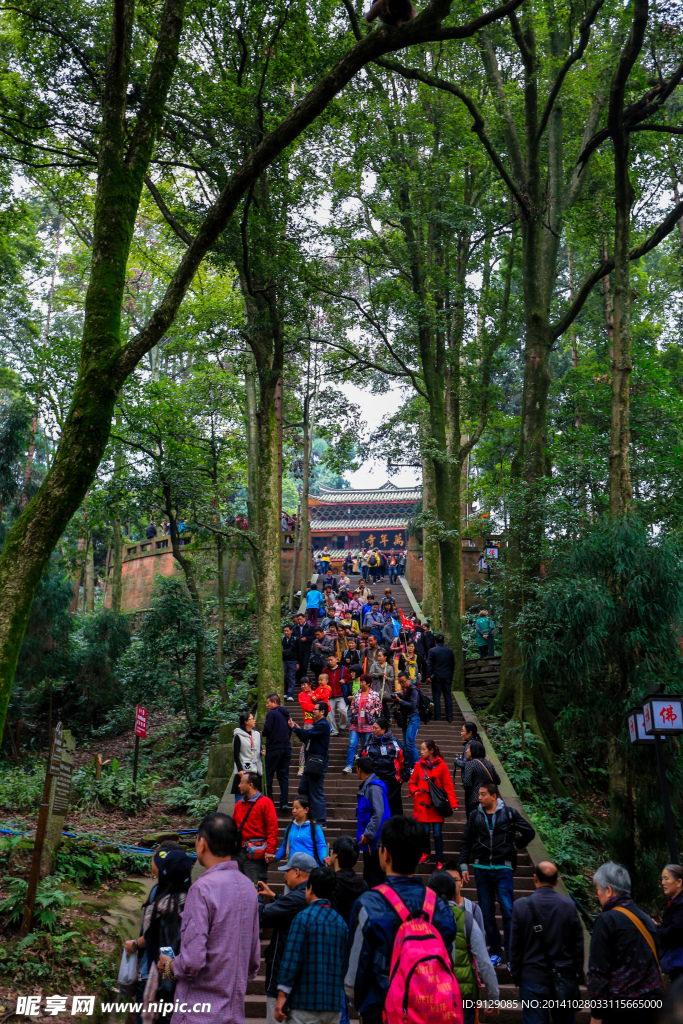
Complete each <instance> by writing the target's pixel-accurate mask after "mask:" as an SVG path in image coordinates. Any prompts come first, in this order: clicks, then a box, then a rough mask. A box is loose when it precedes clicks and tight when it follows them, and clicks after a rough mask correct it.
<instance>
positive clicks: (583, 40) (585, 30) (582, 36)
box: [536, 0, 605, 142]
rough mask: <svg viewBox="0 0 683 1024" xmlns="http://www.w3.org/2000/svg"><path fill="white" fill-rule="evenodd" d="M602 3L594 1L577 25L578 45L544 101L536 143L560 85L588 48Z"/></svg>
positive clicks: (561, 69)
mask: <svg viewBox="0 0 683 1024" xmlns="http://www.w3.org/2000/svg"><path fill="white" fill-rule="evenodd" d="M604 3H605V0H596V3H595V4H594V5H593V7H591V9H590V11H589V12H588V14H587V15H586V17H585V18H584V19H583V21H582V22H581V24H580V25H579V45H578V46H577V48H576V50H575V51H574V53H571V54H570V55H569V57H567V59H566V61H565V62H564V64H563V65H562V67H561V68H560V70H559V72H558V74H557V78H556V79H555V81H554V82H553V87H552V89H551V90H550V95H549V96H548V99H547V101H546V104H545V109H544V110H543V114H542V115H541V121H540V124H539V126H538V132H537V133H536V141H537V142H540V140H541V137H542V135H543V132H544V131H545V129H546V126H547V124H548V118H549V117H550V114H551V113H552V109H553V107H554V106H555V100H556V99H557V97H558V95H559V92H560V89H561V88H562V83H563V82H564V80H565V78H566V76H567V73H568V71H569V70H570V69H571V67H572V66H573V65H574V64H576V62H577V60H580V59H581V57H583V54H584V51H585V49H586V47H587V46H588V40H589V39H590V35H591V28H592V27H593V23H594V22H595V19H596V18H597V16H598V14H599V13H600V8H601V7H602V6H603V4H604Z"/></svg>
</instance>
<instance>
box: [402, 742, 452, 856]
mask: <svg viewBox="0 0 683 1024" xmlns="http://www.w3.org/2000/svg"><path fill="white" fill-rule="evenodd" d="M429 779H431V780H432V781H433V782H435V783H436V785H437V786H439V787H440V788H441V789H443V790H444V792H445V793H446V796H447V798H448V802H449V803H450V805H451V808H452V809H453V810H455V809H456V807H457V806H458V798H457V796H456V795H455V788H454V786H453V780H452V778H451V773H450V771H449V770H448V765H447V764H446V762H445V761H444V759H443V758H442V756H441V751H440V750H439V747H438V745H437V744H436V743H435V742H434V740H425V741H424V743H423V744H422V746H421V747H420V760H419V761H418V762H417V764H416V765H415V767H414V769H413V774H412V775H411V777H410V782H409V784H408V786H409V789H410V792H411V793H412V794H413V817H414V818H415V820H416V821H421V822H422V824H423V825H424V830H425V833H426V837H427V852H426V853H423V855H422V857H421V858H420V864H424V863H425V861H427V860H429V856H430V855H429V830H430V828H433V829H434V857H435V859H436V866H437V868H439V869H440V868H442V867H443V821H444V820H443V818H442V817H441V815H439V814H437V813H436V811H435V810H434V808H433V806H432V801H431V800H430V799H429Z"/></svg>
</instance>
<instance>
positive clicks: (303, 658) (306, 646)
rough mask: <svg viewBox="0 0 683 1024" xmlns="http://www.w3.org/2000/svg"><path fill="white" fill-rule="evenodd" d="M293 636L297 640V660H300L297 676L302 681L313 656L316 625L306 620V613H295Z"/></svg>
mask: <svg viewBox="0 0 683 1024" xmlns="http://www.w3.org/2000/svg"><path fill="white" fill-rule="evenodd" d="M292 636H293V637H294V639H295V640H296V642H297V660H298V662H299V667H298V669H297V671H296V678H297V681H298V682H301V680H302V679H303V678H304V676H307V675H308V659H309V658H310V656H311V650H312V648H313V641H314V640H315V626H313V624H312V623H310V622H306V616H305V615H295V616H294V629H293V630H292Z"/></svg>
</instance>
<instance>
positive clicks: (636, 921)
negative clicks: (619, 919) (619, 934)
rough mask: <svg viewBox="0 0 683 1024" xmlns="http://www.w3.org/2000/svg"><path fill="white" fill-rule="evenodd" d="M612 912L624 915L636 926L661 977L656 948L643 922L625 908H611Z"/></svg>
mask: <svg viewBox="0 0 683 1024" xmlns="http://www.w3.org/2000/svg"><path fill="white" fill-rule="evenodd" d="M612 910H616V911H617V912H618V913H619V914H624V915H625V916H626V917H627V918H628V919H629V921H630V922H631V923H632V924H634V925H635V926H636V928H637V929H638V931H639V932H640V934H641V935H642V936H643V938H644V939H645V941H646V942H647V944H648V946H649V947H650V952H651V953H652V955H653V957H654V958H655V963H656V964H657V967H658V968H659V973H660V975H661V973H662V969H661V967H660V966H659V957H658V956H657V947H656V946H655V940H654V939H653V938H652V936H651V935H650V933H649V931H648V930H647V928H646V927H645V925H644V924H643V922H642V921H641V920H640V918H639V917H636V915H635V914H634V913H633V912H632V911H630V910H627V909H626V907H612Z"/></svg>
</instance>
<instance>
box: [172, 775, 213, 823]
mask: <svg viewBox="0 0 683 1024" xmlns="http://www.w3.org/2000/svg"><path fill="white" fill-rule="evenodd" d="M203 788H204V790H205V789H206V785H204V787H203ZM162 796H163V801H164V804H165V805H166V807H167V808H168V810H169V811H181V812H182V813H183V814H189V815H190V817H192V818H197V819H201V818H203V817H205V815H207V814H211V813H212V812H213V811H215V810H216V808H217V807H218V804H219V798H218V797H217V796H211V795H210V794H208V793H206V792H204V793H202V792H201V788H200V790H199V791H198V789H197V785H196V783H193V782H182V783H181V784H180V785H179V786H174V787H173V788H172V789H167V790H166V791H165V793H163V794H162Z"/></svg>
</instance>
